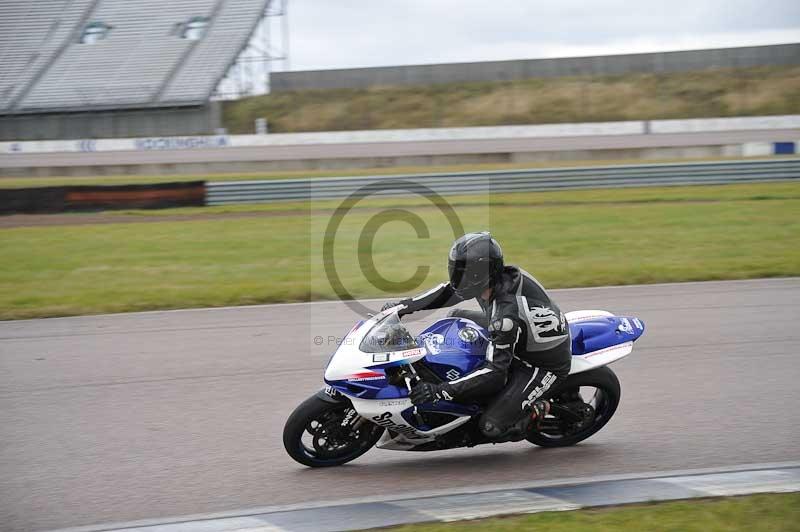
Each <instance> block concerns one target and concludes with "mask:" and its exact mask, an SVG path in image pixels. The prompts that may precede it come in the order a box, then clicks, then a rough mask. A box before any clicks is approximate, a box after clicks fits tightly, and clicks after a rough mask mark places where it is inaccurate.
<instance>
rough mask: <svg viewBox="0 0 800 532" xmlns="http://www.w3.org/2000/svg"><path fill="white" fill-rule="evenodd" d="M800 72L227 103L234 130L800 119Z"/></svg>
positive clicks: (528, 83)
mask: <svg viewBox="0 0 800 532" xmlns="http://www.w3.org/2000/svg"><path fill="white" fill-rule="evenodd" d="M798 111H800V67H754V68H740V69H708V70H703V71H695V72H675V73H669V74H626V75H619V76H578V77H562V78H537V79H529V80H519V81H494V82H483V83H451V84H442V85H430V86H424V87H371V88H368V89H329V90H306V91H296V92H276V93H272V94H268V95H264V96H255V97H252V98H244V99H241V100H237V101H234V102H226V103H225V105H224V122H225V126H226V127H227V128H228V130H229V131H230V132H231V133H251V132H252V131H253V121H254V120H255V119H256V118H261V117H263V118H266V119H267V120H268V121H269V125H270V130H271V131H273V132H276V133H278V132H299V131H334V130H357V129H387V128H388V129H397V128H420V127H463V126H491V125H507V124H547V123H560V122H597V121H614V120H654V119H669V118H704V117H716V116H754V115H777V114H794V113H797V112H798Z"/></svg>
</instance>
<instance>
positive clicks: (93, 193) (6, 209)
mask: <svg viewBox="0 0 800 532" xmlns="http://www.w3.org/2000/svg"><path fill="white" fill-rule="evenodd" d="M205 197H206V190H205V182H203V181H189V182H182V183H159V184H153V185H112V186H68V187H44V188H23V189H0V214H13V213H54V212H66V211H99V210H109V209H161V208H167V207H192V206H202V205H204V204H205Z"/></svg>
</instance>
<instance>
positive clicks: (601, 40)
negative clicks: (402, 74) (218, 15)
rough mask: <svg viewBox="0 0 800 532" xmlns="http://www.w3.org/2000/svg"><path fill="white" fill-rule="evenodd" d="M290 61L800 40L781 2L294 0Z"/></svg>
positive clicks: (799, 15) (307, 64)
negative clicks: (371, 0) (330, 0)
mask: <svg viewBox="0 0 800 532" xmlns="http://www.w3.org/2000/svg"><path fill="white" fill-rule="evenodd" d="M289 24H290V33H291V50H290V54H291V63H292V69H294V70H304V69H326V68H348V67H357V66H381V65H398V64H420V63H437V62H465V61H486V60H502V59H520V58H536V57H558V56H564V55H572V56H575V55H595V54H609V53H632V52H647V51H664V50H673V49H676V50H677V49H692V48H715V47H725V46H747V45H756V44H773V43H779V42H795V41H800V2H797V1H794V0H789V1H787V0H779V1H772V2H763V1H754V0H728V1H721V0H671V1H669V2H666V1H663V0H657V1H656V0H640V1H639V2H637V3H635V4H634V3H631V2H630V1H629V0H625V1H623V0H595V1H593V2H586V1H585V0H581V1H577V0H562V1H560V2H541V1H528V2H520V1H519V0H495V1H494V2H492V3H486V2H477V1H473V0H461V1H457V0H405V1H402V2H401V1H398V0H383V1H381V2H369V1H367V0H361V1H358V0H340V1H337V2H326V1H323V0H291V2H290V5H289Z"/></svg>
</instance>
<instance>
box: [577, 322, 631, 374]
mask: <svg viewBox="0 0 800 532" xmlns="http://www.w3.org/2000/svg"><path fill="white" fill-rule="evenodd" d="M566 318H567V322H568V323H569V329H570V336H571V338H572V368H571V369H570V374H573V373H580V372H582V371H588V370H590V369H593V368H597V367H600V366H605V365H607V364H610V363H611V362H615V361H617V360H619V359H620V358H623V357H625V356H627V355H629V354H630V353H631V351H632V350H633V342H635V341H636V340H638V339H639V337H640V336H642V334H643V333H644V323H643V322H642V321H641V320H640V319H639V318H634V317H629V316H614V315H613V314H611V313H610V312H606V311H603V310H581V311H576V312H568V313H567V314H566Z"/></svg>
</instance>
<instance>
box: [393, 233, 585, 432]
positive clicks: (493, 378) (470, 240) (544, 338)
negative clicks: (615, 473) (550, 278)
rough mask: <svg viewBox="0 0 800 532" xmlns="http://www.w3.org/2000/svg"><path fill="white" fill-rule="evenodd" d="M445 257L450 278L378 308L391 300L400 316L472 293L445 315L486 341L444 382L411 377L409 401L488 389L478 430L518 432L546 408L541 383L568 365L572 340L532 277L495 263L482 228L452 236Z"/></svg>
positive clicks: (559, 376) (495, 249)
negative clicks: (473, 305) (479, 356)
mask: <svg viewBox="0 0 800 532" xmlns="http://www.w3.org/2000/svg"><path fill="white" fill-rule="evenodd" d="M447 265H448V272H449V274H450V275H449V276H450V282H448V283H442V284H440V285H439V286H437V287H435V288H433V289H431V290H429V291H427V292H425V293H423V294H420V295H418V296H416V297H413V298H408V299H403V300H401V301H400V302H393V303H387V304H386V305H384V307H383V309H384V310H385V309H388V308H390V307H394V306H398V305H399V306H400V308H399V310H398V314H399V315H400V316H403V315H405V314H410V313H412V312H416V311H418V310H428V309H436V308H442V307H449V306H452V305H455V304H457V303H459V302H461V301H464V300H467V299H471V298H475V299H477V301H478V304H479V305H480V308H481V311H468V310H460V309H454V310H451V311H450V313H449V314H448V315H449V316H457V317H461V318H467V319H471V320H472V321H474V322H476V323H478V324H479V325H481V326H483V327H486V328H488V330H489V333H490V335H491V344H490V345H489V346H488V348H487V350H486V360H484V361H483V363H482V364H481V365H480V366H478V367H477V368H476V369H475V370H473V371H471V372H470V373H468V374H467V375H464V376H462V377H459V378H457V379H454V380H451V381H449V382H442V383H430V382H418V383H417V384H416V385H415V386H414V387H413V388H412V390H411V394H410V397H411V401H412V402H413V403H414V404H421V403H427V402H436V401H439V400H443V399H444V400H448V401H449V400H459V401H464V400H466V399H471V398H475V397H480V396H484V397H485V396H492V397H493V399H492V400H491V401H490V402H489V405H488V407H487V408H486V410H485V412H484V414H483V415H482V416H481V418H480V420H479V427H480V430H481V431H482V432H483V433H484V435H486V436H487V437H489V438H491V439H493V440H496V441H497V440H501V439H521V438H522V437H523V436H524V433H525V430H526V429H527V427H528V425H529V424H530V422H531V420H534V419H541V418H543V417H544V416H545V415H546V414H547V413H548V412H549V409H550V404H549V402H548V401H546V397H547V394H548V391H550V392H552V391H553V390H554V389H555V388H556V387H557V385H558V384H560V383H561V381H562V380H563V379H564V378H565V377H566V376H567V374H568V373H569V370H570V363H571V344H572V342H571V340H570V335H569V328H568V327H567V320H566V319H565V318H564V314H563V313H562V312H561V310H560V309H559V308H558V306H556V304H555V303H554V302H553V301H552V300H551V299H550V297H549V296H548V295H547V292H545V290H544V287H542V285H541V284H540V283H539V282H538V281H537V280H536V279H534V278H533V277H532V276H531V275H530V274H528V273H527V272H525V271H524V270H522V269H521V268H518V267H516V266H505V265H504V264H503V251H502V250H501V249H500V245H499V244H498V243H497V241H496V240H495V239H494V238H492V236H491V234H489V233H488V232H480V233H467V234H466V235H464V236H462V237H461V238H459V239H458V240H456V241H455V243H454V244H453V246H452V247H451V248H450V255H449V257H448V261H447Z"/></svg>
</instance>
